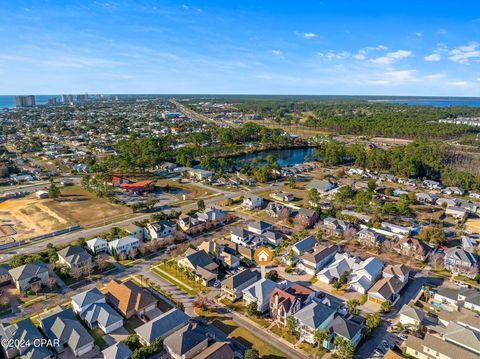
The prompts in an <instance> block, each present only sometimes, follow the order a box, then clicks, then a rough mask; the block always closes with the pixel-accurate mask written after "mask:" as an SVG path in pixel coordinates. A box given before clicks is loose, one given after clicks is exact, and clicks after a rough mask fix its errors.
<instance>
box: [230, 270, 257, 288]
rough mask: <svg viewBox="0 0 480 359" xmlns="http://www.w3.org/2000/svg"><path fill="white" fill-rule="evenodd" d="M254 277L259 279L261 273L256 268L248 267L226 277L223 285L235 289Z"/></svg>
mask: <svg viewBox="0 0 480 359" xmlns="http://www.w3.org/2000/svg"><path fill="white" fill-rule="evenodd" d="M254 277H255V278H257V279H258V278H260V273H258V272H257V271H255V270H251V269H250V268H247V269H245V270H243V271H241V272H239V273H237V274H234V275H232V276H231V277H228V278H227V279H225V280H224V281H223V282H222V287H226V288H231V289H235V288H237V287H238V286H240V285H242V284H243V283H245V282H248V281H249V280H251V279H252V278H254Z"/></svg>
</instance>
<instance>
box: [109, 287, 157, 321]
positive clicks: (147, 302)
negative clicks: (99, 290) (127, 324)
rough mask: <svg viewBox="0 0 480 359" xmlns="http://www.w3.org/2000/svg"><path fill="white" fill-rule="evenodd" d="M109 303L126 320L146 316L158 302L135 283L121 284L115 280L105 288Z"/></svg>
mask: <svg viewBox="0 0 480 359" xmlns="http://www.w3.org/2000/svg"><path fill="white" fill-rule="evenodd" d="M105 297H106V299H107V303H109V304H110V305H111V306H112V307H113V308H115V309H116V310H117V311H118V312H119V313H120V314H122V315H123V316H124V317H125V318H126V319H129V318H131V317H133V316H134V315H136V316H138V317H142V316H145V314H146V313H147V312H148V311H150V310H152V309H154V308H156V307H157V300H156V299H155V297H154V296H153V295H152V294H150V293H149V292H148V290H146V289H144V288H141V287H139V286H138V285H136V284H135V283H134V282H133V281H131V280H128V281H126V282H123V283H122V282H120V281H119V280H116V279H113V280H111V281H110V282H108V284H107V286H106V287H105Z"/></svg>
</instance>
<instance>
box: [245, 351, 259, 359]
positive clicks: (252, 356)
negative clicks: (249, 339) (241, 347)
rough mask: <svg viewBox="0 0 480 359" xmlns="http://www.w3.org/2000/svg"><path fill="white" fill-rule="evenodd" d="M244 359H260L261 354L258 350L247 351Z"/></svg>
mask: <svg viewBox="0 0 480 359" xmlns="http://www.w3.org/2000/svg"><path fill="white" fill-rule="evenodd" d="M243 358H244V359H260V353H259V352H258V350H257V349H247V350H245V354H244V355H243Z"/></svg>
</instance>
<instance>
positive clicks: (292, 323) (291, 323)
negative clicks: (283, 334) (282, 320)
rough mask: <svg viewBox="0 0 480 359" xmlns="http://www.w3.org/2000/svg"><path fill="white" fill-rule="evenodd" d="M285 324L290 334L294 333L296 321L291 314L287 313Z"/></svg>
mask: <svg viewBox="0 0 480 359" xmlns="http://www.w3.org/2000/svg"><path fill="white" fill-rule="evenodd" d="M286 326H287V329H288V332H289V333H290V334H293V333H295V331H296V330H297V321H296V320H295V318H294V317H293V316H292V315H288V316H287V318H286Z"/></svg>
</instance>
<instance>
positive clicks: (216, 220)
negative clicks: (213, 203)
mask: <svg viewBox="0 0 480 359" xmlns="http://www.w3.org/2000/svg"><path fill="white" fill-rule="evenodd" d="M197 217H198V219H199V220H200V221H203V222H206V223H211V224H213V225H218V224H221V223H224V222H225V221H226V219H227V215H226V213H225V211H223V210H221V209H219V208H215V207H207V208H205V210H204V211H203V212H197Z"/></svg>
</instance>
